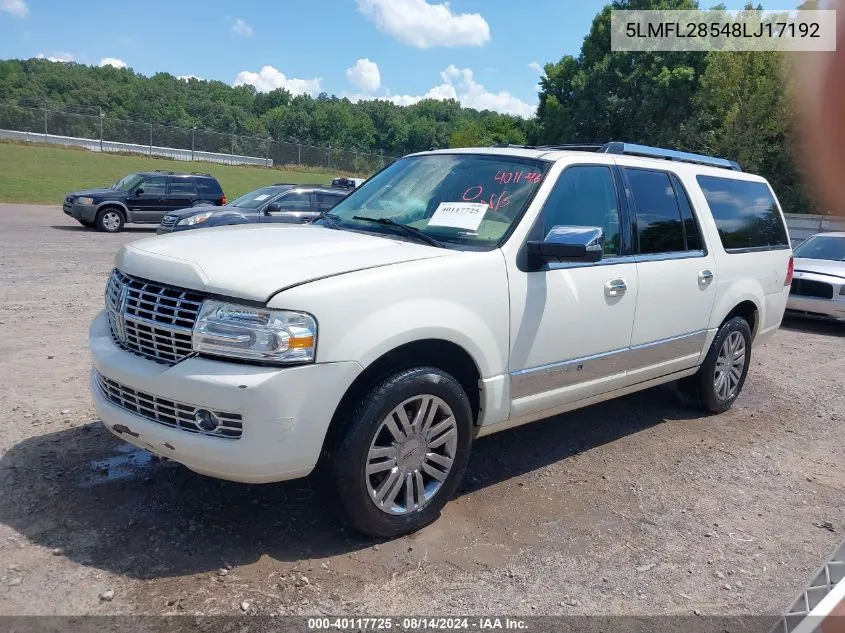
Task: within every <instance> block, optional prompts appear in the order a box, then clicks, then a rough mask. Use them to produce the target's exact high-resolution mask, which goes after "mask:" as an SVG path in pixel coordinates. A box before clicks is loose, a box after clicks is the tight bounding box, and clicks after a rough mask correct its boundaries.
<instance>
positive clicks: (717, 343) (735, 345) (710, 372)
mask: <svg viewBox="0 0 845 633" xmlns="http://www.w3.org/2000/svg"><path fill="white" fill-rule="evenodd" d="M750 364H751V328H750V327H749V325H748V321H746V320H745V319H743V318H742V317H734V318H732V319H731V320H729V321H727V322H725V323H724V324H723V325H722V327H721V328H719V331H718V332H717V333H716V337H715V338H714V339H713V343H712V344H711V345H710V350H709V351H708V352H707V356H706V357H705V359H704V362H703V363H702V364H701V367H700V368H699V370H698V372H697V373H695V374H694V375H692V376H689V377H688V378H682V379H681V380H679V381H678V391H679V393H680V395H681V399H682V400H683V401H684V403H685V404H689V405H691V406H695V407H698V408H701V409H704V410H705V411H709V412H710V413H722V412H724V411H727V410H728V409H730V408H731V405H733V403H734V401H735V400H736V399H737V396H739V393H740V391H742V386H743V385H744V384H745V377H746V376H747V375H748V366H749V365H750Z"/></svg>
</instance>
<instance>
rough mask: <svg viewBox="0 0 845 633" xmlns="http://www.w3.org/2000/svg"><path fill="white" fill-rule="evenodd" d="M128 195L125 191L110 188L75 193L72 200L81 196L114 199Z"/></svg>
mask: <svg viewBox="0 0 845 633" xmlns="http://www.w3.org/2000/svg"><path fill="white" fill-rule="evenodd" d="M124 195H126V192H125V191H121V190H120V189H109V188H102V189H86V190H85V191H74V192H73V193H72V194H70V196H71V197H72V198H78V197H80V196H87V197H90V198H96V197H98V196H99V197H103V196H109V197H110V198H114V197H117V196H124Z"/></svg>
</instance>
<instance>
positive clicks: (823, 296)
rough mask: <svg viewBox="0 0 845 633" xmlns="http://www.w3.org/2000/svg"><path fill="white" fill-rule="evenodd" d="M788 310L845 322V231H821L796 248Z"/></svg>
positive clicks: (791, 312) (797, 313)
mask: <svg viewBox="0 0 845 633" xmlns="http://www.w3.org/2000/svg"><path fill="white" fill-rule="evenodd" d="M786 311H787V313H788V314H793V315H796V316H805V317H811V318H818V319H828V320H834V321H839V322H840V323H845V233H818V234H816V235H813V236H812V237H811V238H809V239H808V240H805V241H804V242H802V243H801V245H800V246H798V247H797V248H796V249H795V276H794V277H793V280H792V287H791V288H790V291H789V301H788V302H787V304H786Z"/></svg>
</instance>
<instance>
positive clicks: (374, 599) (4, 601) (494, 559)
mask: <svg viewBox="0 0 845 633" xmlns="http://www.w3.org/2000/svg"><path fill="white" fill-rule="evenodd" d="M0 225H1V226H2V227H3V228H2V231H0V394H2V401H0V416H2V422H3V432H2V436H0V450H2V455H0V613H2V614H86V613H93V614H112V613H149V614H170V613H172V614H176V613H197V614H198V613H209V614H218V613H219V614H237V613H240V612H242V610H246V611H247V612H249V613H309V614H311V613H346V614H350V613H360V614H377V613H392V614H407V613H416V614H439V615H443V614H448V613H453V614H457V613H476V614H478V613H490V612H493V613H497V614H513V615H537V614H595V613H613V614H632V613H633V614H662V613H677V614H680V613H684V614H692V613H693V611H694V610H695V611H697V612H698V613H700V614H732V615H744V614H758V613H770V614H774V613H779V612H782V610H783V609H784V608H785V607H786V606H787V604H788V603H789V602H790V601H791V600H792V599H793V597H794V596H795V595H796V594H797V592H798V591H799V589H801V588H802V587H803V586H804V585H805V584H806V583H807V582H808V581H809V577H810V574H811V573H812V572H813V570H814V569H815V568H816V567H818V566H819V565H820V564H821V563H822V561H823V560H824V559H825V558H826V557H827V556H828V555H829V554H830V553H831V552H832V550H833V548H834V547H835V546H836V544H838V543H839V541H840V540H841V539H842V538H843V536H842V534H843V532H845V503H843V501H845V469H843V463H845V459H843V458H845V381H843V376H845V331H843V330H842V329H837V328H835V327H832V326H827V325H820V324H813V323H803V322H789V323H787V324H785V325H786V327H785V329H783V330H782V331H781V332H780V333H779V334H778V336H777V337H776V339H775V340H774V341H773V342H771V343H769V344H768V345H767V346H766V347H764V348H761V349H758V350H755V353H754V356H753V366H752V368H751V372H750V374H749V378H748V382H747V383H746V386H745V391H744V392H743V394H742V396H741V397H740V398H739V400H738V401H737V403H736V406H735V407H734V408H733V410H732V411H730V412H728V413H727V414H724V415H721V416H718V417H701V416H699V415H698V414H697V413H695V412H690V411H688V410H685V409H683V408H680V407H679V406H678V405H677V404H676V401H675V399H674V397H673V393H672V391H671V389H668V388H660V389H655V390H651V391H648V392H644V393H640V394H636V395H633V396H630V397H627V398H624V399H621V400H618V401H615V402H611V403H606V404H603V405H599V406H595V407H591V408H589V409H586V410H583V411H580V412H576V413H573V414H569V415H566V416H562V417H560V418H556V419H552V420H549V421H545V422H541V423H537V424H534V425H530V426H528V427H524V428H523V429H517V430H514V431H509V432H505V433H502V434H499V435H496V436H493V437H490V438H486V439H482V440H479V441H478V442H477V443H476V445H475V447H474V454H473V457H472V460H471V462H470V467H469V471H468V475H467V481H466V482H465V485H464V487H463V490H462V493H461V494H460V496H459V497H458V498H457V499H455V500H453V501H452V502H451V503H450V504H449V505H448V506H447V508H446V510H445V512H444V514H443V516H442V517H441V519H440V520H439V521H437V522H436V523H435V524H434V525H432V526H430V527H429V528H427V529H425V530H423V531H422V532H420V533H418V534H415V535H413V536H411V537H408V538H402V539H399V540H396V541H392V542H382V543H376V542H374V541H369V540H365V539H363V538H361V537H359V536H357V535H356V534H354V533H352V532H350V531H348V530H346V529H345V528H344V527H343V526H342V525H341V524H339V523H338V521H337V520H336V519H335V518H334V515H333V513H332V512H331V510H332V509H331V508H327V507H325V506H326V505H327V504H325V503H323V499H321V496H320V494H319V492H318V491H317V489H316V487H315V486H314V484H313V482H311V481H300V482H289V483H285V484H275V485H266V486H247V485H239V484H231V483H224V482H218V481H215V480H212V479H208V478H204V477H200V476H198V475H194V474H192V473H190V472H188V471H186V470H184V469H182V468H181V467H172V466H167V465H164V464H160V463H157V462H151V461H150V460H149V459H147V458H145V456H144V455H143V454H140V453H138V452H136V451H134V450H129V449H128V447H127V446H125V445H123V444H122V443H121V442H120V441H118V440H117V439H114V438H113V437H112V436H111V435H109V434H108V433H107V432H106V431H105V430H104V429H103V428H102V426H101V425H100V424H99V423H98V421H97V419H96V416H95V414H94V410H93V408H92V404H91V398H90V397H89V395H88V370H89V358H88V353H87V349H86V342H87V328H88V324H89V322H90V321H91V319H92V318H93V317H94V315H95V314H96V313H97V312H98V311H99V310H100V308H101V305H102V303H103V298H102V297H103V288H104V283H105V280H106V276H107V273H108V271H109V269H110V267H111V260H112V256H113V255H114V252H115V250H116V249H117V247H118V246H119V245H120V244H122V243H124V242H127V241H130V240H133V239H137V238H139V237H143V236H146V235H148V234H149V233H148V231H146V230H137V229H136V230H130V231H128V232H126V233H123V234H120V235H105V234H100V233H96V232H93V231H89V230H85V229H83V228H82V227H80V226H79V225H78V224H76V222H74V221H72V220H70V219H68V218H66V216H64V215H63V214H62V213H61V210H60V209H58V208H54V207H27V206H22V205H0ZM825 526H826V527H825ZM108 590H112V591H113V592H114V596H113V599H111V600H104V599H102V598H101V597H100V595H101V594H103V593H104V592H106V591H108ZM247 603H248V604H247Z"/></svg>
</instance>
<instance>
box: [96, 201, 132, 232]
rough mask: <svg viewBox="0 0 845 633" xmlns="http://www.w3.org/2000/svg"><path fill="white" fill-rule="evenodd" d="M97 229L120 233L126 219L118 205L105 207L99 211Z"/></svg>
mask: <svg viewBox="0 0 845 633" xmlns="http://www.w3.org/2000/svg"><path fill="white" fill-rule="evenodd" d="M96 224H97V229H98V230H100V231H103V232H105V233H120V232H121V231H122V230H123V225H124V224H126V219H125V218H124V217H123V211H121V210H120V209H118V208H117V207H105V208H103V209H100V211H99V212H98V213H97V220H96Z"/></svg>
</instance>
